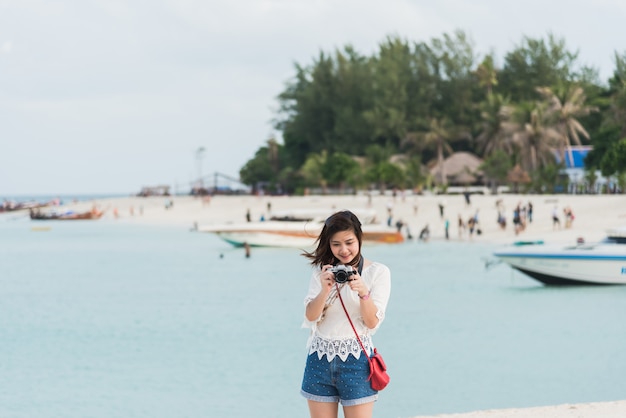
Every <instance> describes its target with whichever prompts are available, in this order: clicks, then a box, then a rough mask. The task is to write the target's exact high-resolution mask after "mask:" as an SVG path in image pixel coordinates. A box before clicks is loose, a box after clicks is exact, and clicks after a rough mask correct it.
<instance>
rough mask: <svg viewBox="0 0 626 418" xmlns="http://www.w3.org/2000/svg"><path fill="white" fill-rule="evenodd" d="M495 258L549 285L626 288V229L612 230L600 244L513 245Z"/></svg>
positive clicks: (496, 254) (580, 242)
mask: <svg viewBox="0 0 626 418" xmlns="http://www.w3.org/2000/svg"><path fill="white" fill-rule="evenodd" d="M494 256H495V257H497V258H498V259H499V260H501V261H503V262H504V263H506V264H508V265H509V266H511V267H512V268H514V269H515V270H518V271H520V272H522V273H524V274H526V275H527V276H530V277H532V278H533V279H535V280H537V281H539V282H541V283H544V284H546V285H591V284H592V285H608V284H626V228H617V229H612V230H609V231H608V233H607V236H606V238H604V239H603V240H602V241H600V242H598V243H592V244H587V243H584V242H582V240H581V241H579V242H578V243H577V244H576V245H567V246H555V245H545V244H543V243H542V242H541V243H538V244H535V245H522V246H520V245H517V246H516V245H513V246H507V247H505V248H501V249H499V250H497V251H495V252H494Z"/></svg>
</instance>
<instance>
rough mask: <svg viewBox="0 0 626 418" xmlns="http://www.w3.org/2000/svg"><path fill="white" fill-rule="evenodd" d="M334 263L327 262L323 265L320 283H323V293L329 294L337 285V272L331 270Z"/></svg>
mask: <svg viewBox="0 0 626 418" xmlns="http://www.w3.org/2000/svg"><path fill="white" fill-rule="evenodd" d="M332 267H333V266H332V264H326V265H324V266H322V273H321V274H320V283H321V285H322V293H324V294H325V295H328V294H329V293H330V290H331V289H332V288H333V286H334V285H335V273H333V272H331V271H330V269H331V268H332Z"/></svg>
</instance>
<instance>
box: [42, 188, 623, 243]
mask: <svg viewBox="0 0 626 418" xmlns="http://www.w3.org/2000/svg"><path fill="white" fill-rule="evenodd" d="M169 199H171V200H172V202H173V205H172V207H170V208H166V204H167V202H168V201H169ZM498 200H501V204H500V206H496V202H497V201H498ZM528 202H532V204H533V219H532V222H528V223H527V226H526V228H525V230H524V231H522V232H520V233H519V234H517V235H516V234H515V233H514V230H513V222H512V218H513V209H514V207H515V206H517V205H518V203H521V204H522V205H526V204H527V203H528ZM94 203H95V204H97V205H98V206H99V207H100V208H101V209H103V210H105V215H104V216H103V218H104V219H115V220H116V221H119V222H137V223H147V224H160V225H163V224H168V225H172V226H184V227H186V228H189V227H192V226H193V225H194V224H197V225H212V224H221V223H243V222H246V212H247V211H248V210H249V211H250V214H251V218H252V220H253V221H257V220H259V219H260V218H261V216H263V217H264V218H265V219H268V218H269V216H270V214H272V213H278V212H288V211H290V210H298V209H311V210H324V211H328V214H329V215H330V214H331V213H333V212H334V211H337V210H345V209H348V210H362V209H370V210H374V211H375V212H376V218H377V222H378V223H386V222H387V217H388V210H389V209H390V210H391V213H392V222H391V225H392V227H394V225H395V222H396V221H398V220H401V221H402V222H403V223H404V225H405V227H404V228H403V233H404V235H405V236H406V235H407V233H409V232H410V234H411V235H412V236H413V238H414V239H416V238H417V237H418V236H419V232H420V230H421V229H422V228H423V227H424V226H426V225H428V226H429V229H430V239H431V240H444V239H445V228H444V223H445V220H446V219H447V220H448V221H449V225H450V226H449V237H450V238H449V239H450V240H451V241H468V242H483V243H494V244H510V243H513V242H515V241H536V240H543V241H544V242H546V243H571V244H575V243H576V240H577V239H578V238H583V239H584V240H585V241H586V242H595V241H599V240H601V239H602V238H604V236H605V232H606V230H607V229H610V228H615V227H620V226H624V225H626V195H496V196H492V195H471V204H470V205H467V204H466V203H465V199H464V197H463V195H440V196H435V195H425V196H422V195H407V196H405V197H401V196H397V197H395V198H393V197H391V196H372V197H371V200H370V198H368V196H366V195H363V194H359V195H349V196H346V195H338V196H317V195H314V196H247V195H246V196H239V195H235V196H223V195H218V196H213V197H211V198H210V199H206V200H204V199H202V198H198V197H193V196H173V197H162V196H158V197H147V198H146V197H133V196H129V197H122V198H106V199H98V200H95V201H84V202H77V203H75V204H74V203H69V204H66V205H64V206H63V208H67V209H74V210H77V211H79V210H88V209H90V208H91V206H92V205H93V204H94ZM440 203H441V204H442V205H444V216H443V217H441V216H440V212H439V206H438V205H439V204H440ZM268 204H269V205H271V207H270V208H269V210H268ZM566 207H570V208H571V209H572V211H573V213H574V215H575V218H574V220H573V222H572V225H571V227H570V228H566V227H565V219H564V214H563V210H564V209H565V208H566ZM555 208H556V211H557V213H558V216H559V218H560V228H556V227H554V226H553V223H552V211H553V210H555ZM499 209H500V211H501V212H502V213H503V214H504V215H505V217H506V221H507V224H506V228H505V229H502V228H501V227H500V225H498V223H497V218H498V211H499ZM48 210H50V208H45V209H44V211H48ZM116 211H117V214H118V215H117V217H115V216H114V213H115V212H116ZM476 214H478V218H479V227H480V229H481V230H482V234H481V235H476V234H474V235H473V236H472V237H470V236H469V234H468V232H467V229H466V230H465V231H464V232H462V233H459V227H458V218H459V217H461V219H462V220H463V221H464V222H465V223H467V221H468V219H469V218H471V217H473V216H474V215H476Z"/></svg>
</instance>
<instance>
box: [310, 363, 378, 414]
mask: <svg viewBox="0 0 626 418" xmlns="http://www.w3.org/2000/svg"><path fill="white" fill-rule="evenodd" d="M368 377H369V363H368V360H367V356H365V355H363V353H361V356H360V358H358V359H357V358H356V357H354V356H353V355H352V354H349V355H348V358H347V359H346V361H342V360H341V358H339V356H336V357H335V358H334V359H333V360H332V361H331V362H328V360H327V359H326V355H324V356H323V357H322V358H321V359H319V358H318V357H317V353H312V354H310V355H309V357H308V358H307V361H306V367H305V369H304V377H303V379H302V390H301V391H300V393H301V394H302V396H304V397H305V398H307V399H308V400H311V401H316V402H340V403H341V404H342V405H343V406H353V405H360V404H364V403H368V402H373V401H375V400H376V399H378V391H376V390H374V389H372V386H371V385H370V382H369V380H367V378H368Z"/></svg>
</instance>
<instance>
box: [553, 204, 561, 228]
mask: <svg viewBox="0 0 626 418" xmlns="http://www.w3.org/2000/svg"><path fill="white" fill-rule="evenodd" d="M556 228H558V229H561V220H560V219H559V210H558V208H557V207H556V206H555V207H554V209H552V229H553V230H554V229H556Z"/></svg>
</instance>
